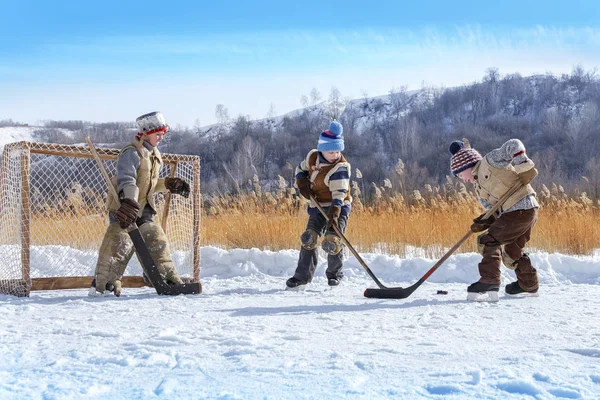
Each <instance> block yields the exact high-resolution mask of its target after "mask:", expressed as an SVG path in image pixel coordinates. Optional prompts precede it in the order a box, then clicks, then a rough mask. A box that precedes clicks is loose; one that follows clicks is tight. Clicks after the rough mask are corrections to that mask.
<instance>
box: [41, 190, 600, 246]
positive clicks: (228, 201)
mask: <svg viewBox="0 0 600 400" xmlns="http://www.w3.org/2000/svg"><path fill="white" fill-rule="evenodd" d="M255 182H256V181H255ZM396 185H398V186H400V187H401V184H398V183H396ZM391 186H392V185H391V182H389V181H387V182H384V185H382V186H377V185H374V184H372V186H371V187H370V188H369V189H370V190H372V193H374V195H372V196H371V200H370V201H369V202H368V203H367V204H363V201H362V198H363V196H362V195H361V190H360V189H361V188H360V187H359V185H358V184H357V183H354V184H353V193H352V194H353V196H354V199H355V201H354V207H353V212H352V214H351V217H350V222H349V228H348V231H347V232H346V236H347V238H348V240H349V241H350V242H351V243H352V244H353V245H354V246H355V247H356V249H357V250H358V251H360V252H382V253H385V254H397V255H400V256H405V255H407V254H412V253H409V252H410V249H411V248H414V247H417V248H419V249H422V251H423V253H421V254H422V255H425V256H428V257H431V258H437V257H440V256H441V255H442V254H443V253H444V249H445V248H448V247H450V246H452V245H453V244H454V243H456V242H457V241H458V240H459V239H460V238H461V237H462V236H463V235H464V234H465V233H466V232H467V230H468V229H469V225H470V223H471V220H472V219H473V218H474V217H476V216H477V215H479V214H480V213H481V212H482V210H481V209H480V206H479V205H478V202H477V200H476V198H475V195H474V194H473V192H471V191H468V190H467V189H466V188H465V186H464V185H462V184H461V183H459V182H448V183H447V184H446V185H442V186H439V187H431V186H429V185H426V186H425V187H424V189H423V190H421V191H413V192H412V193H403V192H402V191H401V190H393V189H392V187H391ZM249 187H250V190H247V191H245V192H240V193H239V194H237V195H222V196H218V195H213V196H206V197H205V198H204V199H203V210H202V221H201V244H202V245H216V246H221V247H224V248H228V249H229V248H252V247H256V248H259V249H268V250H273V251H277V250H281V249H297V248H299V237H300V235H301V234H302V232H303V231H304V228H305V224H306V219H307V217H306V205H305V203H304V202H303V201H302V200H300V199H299V198H298V197H297V195H296V193H295V190H294V189H292V188H290V187H289V183H286V182H285V181H284V180H283V179H281V186H280V189H279V191H277V192H274V193H271V192H264V191H262V190H261V188H260V187H259V186H258V184H257V183H255V184H254V185H253V186H249ZM536 189H537V191H538V199H539V201H540V203H541V204H542V209H541V210H540V218H539V220H538V223H537V225H536V227H535V229H534V232H533V236H532V240H531V242H530V243H529V247H528V248H529V250H530V251H547V252H560V253H564V254H573V255H576V254H579V255H586V254H591V253H592V252H593V250H594V249H598V248H600V213H599V210H600V206H599V204H598V202H597V201H596V202H593V201H592V200H590V199H589V198H588V197H587V195H586V194H585V193H583V192H581V193H578V194H576V195H572V196H570V197H569V196H567V195H566V194H565V193H564V191H563V190H562V189H561V187H560V186H558V185H553V186H552V188H551V189H548V188H546V187H545V186H543V185H542V186H541V187H537V188H536ZM363 190H364V189H363ZM97 210H98V209H97V208H96V212H95V214H94V215H93V216H85V215H86V212H85V211H83V212H81V213H76V214H75V215H73V214H71V215H64V214H61V213H60V212H56V213H53V214H52V216H50V215H49V214H45V215H36V214H34V215H32V220H31V230H32V234H34V235H35V237H36V240H35V242H36V244H53V243H54V241H53V240H54V236H55V232H57V231H58V232H63V234H64V235H67V236H70V237H63V240H66V241H67V242H68V243H72V244H74V245H76V247H78V244H81V246H82V247H84V245H85V243H86V242H89V241H90V237H93V236H95V237H102V235H103V234H104V231H105V225H104V223H105V219H106V216H105V215H102V214H98V212H97ZM174 223H175V224H176V223H177V221H176V220H173V221H170V222H169V224H174ZM67 228H68V229H67ZM84 232H85V233H84ZM472 251H476V246H475V240H474V239H473V240H469V241H467V242H466V243H465V244H464V245H463V246H462V247H461V248H460V249H459V252H472Z"/></svg>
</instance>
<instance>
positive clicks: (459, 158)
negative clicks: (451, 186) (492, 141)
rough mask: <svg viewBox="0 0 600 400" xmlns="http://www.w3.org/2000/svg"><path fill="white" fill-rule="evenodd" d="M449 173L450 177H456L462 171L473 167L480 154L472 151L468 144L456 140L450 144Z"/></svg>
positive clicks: (479, 158)
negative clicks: (450, 173)
mask: <svg viewBox="0 0 600 400" xmlns="http://www.w3.org/2000/svg"><path fill="white" fill-rule="evenodd" d="M449 150H450V154H452V157H451V158H450V171H452V175H454V176H457V175H458V174H460V173H461V172H463V171H464V170H467V169H469V168H472V167H474V166H475V165H476V164H477V162H478V161H479V160H481V159H482V158H483V157H481V154H479V152H478V151H477V150H475V149H472V148H471V146H470V145H469V142H467V144H466V145H465V143H464V142H463V141H461V140H456V141H454V142H452V143H451V144H450V149H449Z"/></svg>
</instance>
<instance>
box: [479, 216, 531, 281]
mask: <svg viewBox="0 0 600 400" xmlns="http://www.w3.org/2000/svg"><path fill="white" fill-rule="evenodd" d="M537 218H538V209H537V208H532V209H529V210H517V211H511V212H507V213H504V214H502V215H500V217H499V218H498V219H497V220H496V221H494V223H493V224H492V225H491V226H490V228H489V229H488V231H487V233H486V234H485V235H483V236H481V237H480V238H479V243H480V244H482V245H483V246H484V247H483V251H482V254H483V259H482V260H481V262H480V263H479V274H480V275H481V279H479V282H481V283H489V284H500V267H501V264H502V258H503V257H502V246H504V252H505V253H506V254H505V257H504V259H505V260H507V259H510V260H511V261H512V264H513V265H510V266H508V267H510V268H511V269H512V268H514V269H515V273H516V275H517V280H518V282H519V286H520V287H521V288H522V289H523V290H528V291H530V290H535V289H537V288H538V286H539V282H538V276H537V271H536V269H535V268H534V267H533V265H531V260H530V259H529V256H528V255H527V254H526V253H523V248H525V244H526V243H527V242H528V241H529V239H530V237H531V230H532V229H533V226H534V225H535V223H536V221H537Z"/></svg>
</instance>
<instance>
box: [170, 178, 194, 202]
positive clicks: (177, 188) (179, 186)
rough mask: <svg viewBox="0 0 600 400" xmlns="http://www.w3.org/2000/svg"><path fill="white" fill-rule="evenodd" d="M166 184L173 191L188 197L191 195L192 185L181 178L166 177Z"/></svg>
mask: <svg viewBox="0 0 600 400" xmlns="http://www.w3.org/2000/svg"><path fill="white" fill-rule="evenodd" d="M165 186H166V187H167V189H169V191H170V192H171V193H174V194H179V195H181V196H183V197H185V198H186V199H187V198H188V197H189V196H190V185H189V183H187V182H186V181H184V180H183V179H181V178H165Z"/></svg>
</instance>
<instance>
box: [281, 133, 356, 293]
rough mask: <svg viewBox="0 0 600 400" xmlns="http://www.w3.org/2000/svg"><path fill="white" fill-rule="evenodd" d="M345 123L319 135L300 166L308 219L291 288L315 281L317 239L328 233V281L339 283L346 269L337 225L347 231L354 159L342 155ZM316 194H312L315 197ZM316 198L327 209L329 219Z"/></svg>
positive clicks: (324, 245)
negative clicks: (347, 158) (321, 211)
mask: <svg viewBox="0 0 600 400" xmlns="http://www.w3.org/2000/svg"><path fill="white" fill-rule="evenodd" d="M343 150H344V136H343V127H342V124H340V123H339V122H337V121H333V122H331V124H329V129H327V130H326V131H324V132H322V133H321V135H320V136H319V143H318V145H317V149H316V150H311V151H310V152H309V153H308V155H307V156H306V158H305V159H304V160H303V161H302V162H301V163H300V165H298V167H297V168H296V187H297V188H298V190H299V191H300V194H301V196H302V197H304V198H305V199H307V200H309V204H308V210H307V211H308V223H307V225H306V230H305V232H304V233H303V234H302V236H301V237H300V241H301V243H302V247H301V248H300V258H299V259H298V266H297V268H296V272H295V273H294V276H293V277H291V278H290V279H288V280H287V282H286V286H287V287H288V288H302V287H304V286H305V285H306V284H307V283H309V282H311V281H312V278H313V276H314V274H315V270H316V268H317V262H318V256H317V240H318V238H319V237H320V236H323V235H325V237H324V239H323V243H322V244H321V247H322V248H323V250H324V251H325V252H326V253H327V254H328V255H327V270H326V272H325V273H326V275H327V282H328V284H329V286H337V285H339V282H340V280H341V279H342V277H343V275H344V273H343V271H342V268H343V255H342V253H343V252H342V242H341V239H340V238H339V237H338V236H337V234H336V233H335V230H334V228H333V226H334V225H336V226H337V227H338V229H339V230H340V231H341V232H342V233H343V232H345V230H346V226H347V224H348V217H349V215H350V210H351V207H352V197H351V196H350V163H348V161H346V159H345V158H344V156H343V155H342V151H343ZM311 197H312V198H311ZM315 201H316V202H318V203H319V204H320V205H321V206H322V207H323V208H324V210H325V212H326V213H327V216H328V220H329V221H327V220H326V219H325V217H324V216H323V215H322V214H321V213H320V211H319V209H318V208H317V206H316V204H315Z"/></svg>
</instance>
